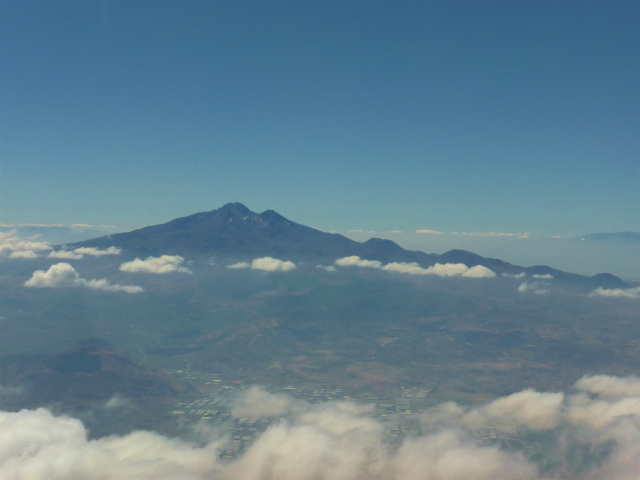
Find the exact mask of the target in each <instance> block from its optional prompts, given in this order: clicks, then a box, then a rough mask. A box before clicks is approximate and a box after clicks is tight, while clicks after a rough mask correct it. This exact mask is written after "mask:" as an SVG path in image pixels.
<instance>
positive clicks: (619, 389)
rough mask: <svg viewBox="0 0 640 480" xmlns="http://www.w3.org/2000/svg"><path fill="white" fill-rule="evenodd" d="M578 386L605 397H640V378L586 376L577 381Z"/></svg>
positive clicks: (585, 390)
mask: <svg viewBox="0 0 640 480" xmlns="http://www.w3.org/2000/svg"><path fill="white" fill-rule="evenodd" d="M576 388H578V389H579V390H582V391H584V392H588V393H595V394H598V395H602V396H605V397H620V396H634V397H640V378H638V377H626V378H620V377H612V376H610V375H593V376H586V377H582V378H581V379H580V380H578V381H577V382H576Z"/></svg>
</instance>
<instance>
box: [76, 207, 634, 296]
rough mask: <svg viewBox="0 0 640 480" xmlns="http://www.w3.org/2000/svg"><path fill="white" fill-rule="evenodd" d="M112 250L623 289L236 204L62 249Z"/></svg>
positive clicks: (610, 280)
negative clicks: (370, 264)
mask: <svg viewBox="0 0 640 480" xmlns="http://www.w3.org/2000/svg"><path fill="white" fill-rule="evenodd" d="M112 245H115V246H117V247H119V248H122V249H123V251H124V253H125V254H126V255H128V256H134V255H135V256H143V257H144V256H152V255H156V256H157V255H181V256H184V257H193V256H194V255H195V256H196V257H201V258H210V257H229V258H233V259H236V260H250V259H252V258H256V257H259V256H262V257H264V256H271V257H276V258H282V259H284V260H292V261H303V262H308V261H314V262H318V263H326V262H329V263H332V262H333V261H335V260H336V259H338V258H341V257H346V256H354V255H357V256H359V257H361V258H366V259H368V260H378V261H380V262H382V263H389V262H405V263H411V262H416V263H418V264H419V265H420V266H422V267H424V268H427V267H429V266H432V265H434V264H436V263H463V264H465V265H466V266H467V267H474V266H476V265H482V266H484V267H487V268H489V269H491V270H493V271H494V272H495V273H496V274H498V275H500V274H508V275H515V274H519V273H526V274H527V275H529V276H531V275H536V276H541V277H542V278H541V280H544V279H551V277H553V279H554V280H555V281H556V282H560V283H565V284H573V285H577V286H583V287H587V288H597V287H604V288H624V287H626V286H627V285H626V283H625V282H624V281H623V280H622V279H620V278H618V277H616V276H614V275H611V274H597V275H594V276H592V277H587V276H583V275H578V274H573V273H568V272H563V271H561V270H557V269H554V268H552V267H548V266H544V265H537V266H531V267H521V266H518V265H513V264H511V263H508V262H505V261H503V260H500V259H495V258H487V257H482V256H480V255H477V254H475V253H472V252H468V251H466V250H458V249H453V250H449V251H447V252H445V253H443V254H441V255H438V254H433V253H425V252H421V251H412V250H406V249H404V248H402V247H401V246H400V245H398V244H397V243H395V242H393V241H392V240H385V239H380V238H371V239H369V240H367V241H365V242H357V241H355V240H351V239H349V238H347V237H345V236H343V235H340V234H338V233H328V232H323V231H321V230H318V229H315V228H312V227H308V226H305V225H302V224H299V223H296V222H294V221H292V220H289V219H287V218H285V217H283V216H282V215H280V214H279V213H277V212H276V211H274V210H265V211H264V212H262V213H256V212H253V211H251V210H250V209H249V208H247V207H246V206H245V205H243V204H242V203H239V202H235V203H228V204H226V205H224V206H222V207H221V208H219V209H217V210H211V211H208V212H199V213H195V214H193V215H188V216H185V217H179V218H176V219H173V220H170V221H168V222H166V223H163V224H158V225H151V226H147V227H144V228H141V229H137V230H133V231H131V232H125V233H118V234H112V235H107V236H103V237H98V238H95V239H91V240H86V241H82V242H76V243H73V244H67V245H65V247H66V248H77V247H97V248H108V247H110V246H112ZM545 277H546V278H545Z"/></svg>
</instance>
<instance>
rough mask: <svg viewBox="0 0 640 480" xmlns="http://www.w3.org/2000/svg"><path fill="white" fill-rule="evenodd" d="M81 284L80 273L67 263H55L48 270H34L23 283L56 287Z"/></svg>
mask: <svg viewBox="0 0 640 480" xmlns="http://www.w3.org/2000/svg"><path fill="white" fill-rule="evenodd" d="M80 284H81V281H80V275H78V272H76V270H75V269H74V268H73V267H72V266H71V265H69V264H68V263H65V262H62V263H56V264H55V265H51V267H49V270H47V271H46V272H45V271H44V270H36V271H35V272H33V275H31V278H30V279H29V280H27V281H26V282H25V284H24V286H25V287H34V288H58V287H77V286H79V285H80Z"/></svg>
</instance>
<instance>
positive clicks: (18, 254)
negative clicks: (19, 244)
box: [9, 250, 40, 258]
mask: <svg viewBox="0 0 640 480" xmlns="http://www.w3.org/2000/svg"><path fill="white" fill-rule="evenodd" d="M9 257H10V258H39V257H40V255H38V254H37V253H36V252H34V251H33V250H16V251H15V252H11V255H9Z"/></svg>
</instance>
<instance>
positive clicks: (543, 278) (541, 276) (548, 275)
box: [531, 273, 553, 280]
mask: <svg viewBox="0 0 640 480" xmlns="http://www.w3.org/2000/svg"><path fill="white" fill-rule="evenodd" d="M531 276H532V277H533V278H539V279H541V280H552V279H553V275H551V274H550V273H545V274H544V275H539V274H535V273H534V274H533V275H531Z"/></svg>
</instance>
